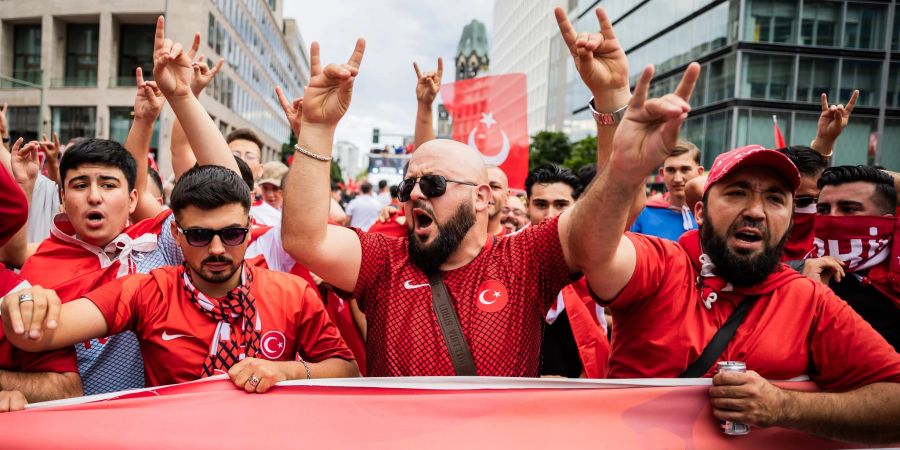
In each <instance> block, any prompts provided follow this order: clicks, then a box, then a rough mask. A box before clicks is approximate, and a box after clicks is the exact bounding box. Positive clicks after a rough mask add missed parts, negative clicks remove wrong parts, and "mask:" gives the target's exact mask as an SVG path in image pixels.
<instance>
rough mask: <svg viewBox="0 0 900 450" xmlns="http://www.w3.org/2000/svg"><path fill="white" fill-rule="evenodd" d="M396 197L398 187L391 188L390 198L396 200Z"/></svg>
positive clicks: (398, 190) (398, 191) (398, 192)
mask: <svg viewBox="0 0 900 450" xmlns="http://www.w3.org/2000/svg"><path fill="white" fill-rule="evenodd" d="M398 195H400V187H399V186H391V198H397V196H398Z"/></svg>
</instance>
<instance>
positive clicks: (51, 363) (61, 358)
mask: <svg viewBox="0 0 900 450" xmlns="http://www.w3.org/2000/svg"><path fill="white" fill-rule="evenodd" d="M0 170H2V169H0ZM28 287H31V285H30V284H29V283H28V282H27V281H25V279H24V278H22V277H20V276H18V275H16V273H15V272H13V271H12V270H9V269H7V268H6V267H4V266H3V264H0V298H3V297H4V296H6V295H8V294H11V293H13V292H15V291H18V290H19V289H25V288H28ZM0 369H2V370H10V371H15V372H32V373H34V372H57V373H66V372H75V373H78V366H77V365H76V364H75V347H68V348H63V349H60V350H56V351H52V352H42V353H31V352H26V351H23V350H19V349H17V348H15V347H13V345H12V344H10V343H9V341H7V340H6V338H5V337H4V335H3V328H0Z"/></svg>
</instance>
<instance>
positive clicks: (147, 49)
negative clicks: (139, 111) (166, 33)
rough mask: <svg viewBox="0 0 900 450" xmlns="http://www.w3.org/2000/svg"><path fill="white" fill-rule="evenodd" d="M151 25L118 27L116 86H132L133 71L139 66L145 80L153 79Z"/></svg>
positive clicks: (154, 30) (152, 36)
mask: <svg viewBox="0 0 900 450" xmlns="http://www.w3.org/2000/svg"><path fill="white" fill-rule="evenodd" d="M155 33H156V27H155V26H153V25H122V26H121V27H119V70H118V73H119V76H118V77H117V79H116V84H115V85H116V86H134V85H135V78H134V71H135V69H137V68H138V67H140V68H141V69H142V70H143V72H144V79H145V80H152V79H153V39H154V34H155Z"/></svg>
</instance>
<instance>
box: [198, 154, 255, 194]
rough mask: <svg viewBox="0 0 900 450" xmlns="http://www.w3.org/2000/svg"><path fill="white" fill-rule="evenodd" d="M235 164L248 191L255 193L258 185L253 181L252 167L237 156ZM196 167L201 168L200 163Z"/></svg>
mask: <svg viewBox="0 0 900 450" xmlns="http://www.w3.org/2000/svg"><path fill="white" fill-rule="evenodd" d="M234 162H236V163H237V166H238V170H239V171H240V172H241V179H242V180H244V184H246V185H247V189H250V192H253V187H254V186H256V184H255V183H254V181H253V171H252V170H250V166H248V165H247V162H246V161H244V160H243V159H241V158H239V157H237V156H235V157H234ZM194 167H195V168H196V167H200V163H197V164H194ZM182 176H183V175H182Z"/></svg>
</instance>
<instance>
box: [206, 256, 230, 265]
mask: <svg viewBox="0 0 900 450" xmlns="http://www.w3.org/2000/svg"><path fill="white" fill-rule="evenodd" d="M232 262H234V261H232V260H231V258H229V257H227V256H224V255H222V256H209V257H207V258H206V259H204V260H203V261H201V262H200V264H216V263H228V264H231V263H232Z"/></svg>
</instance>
